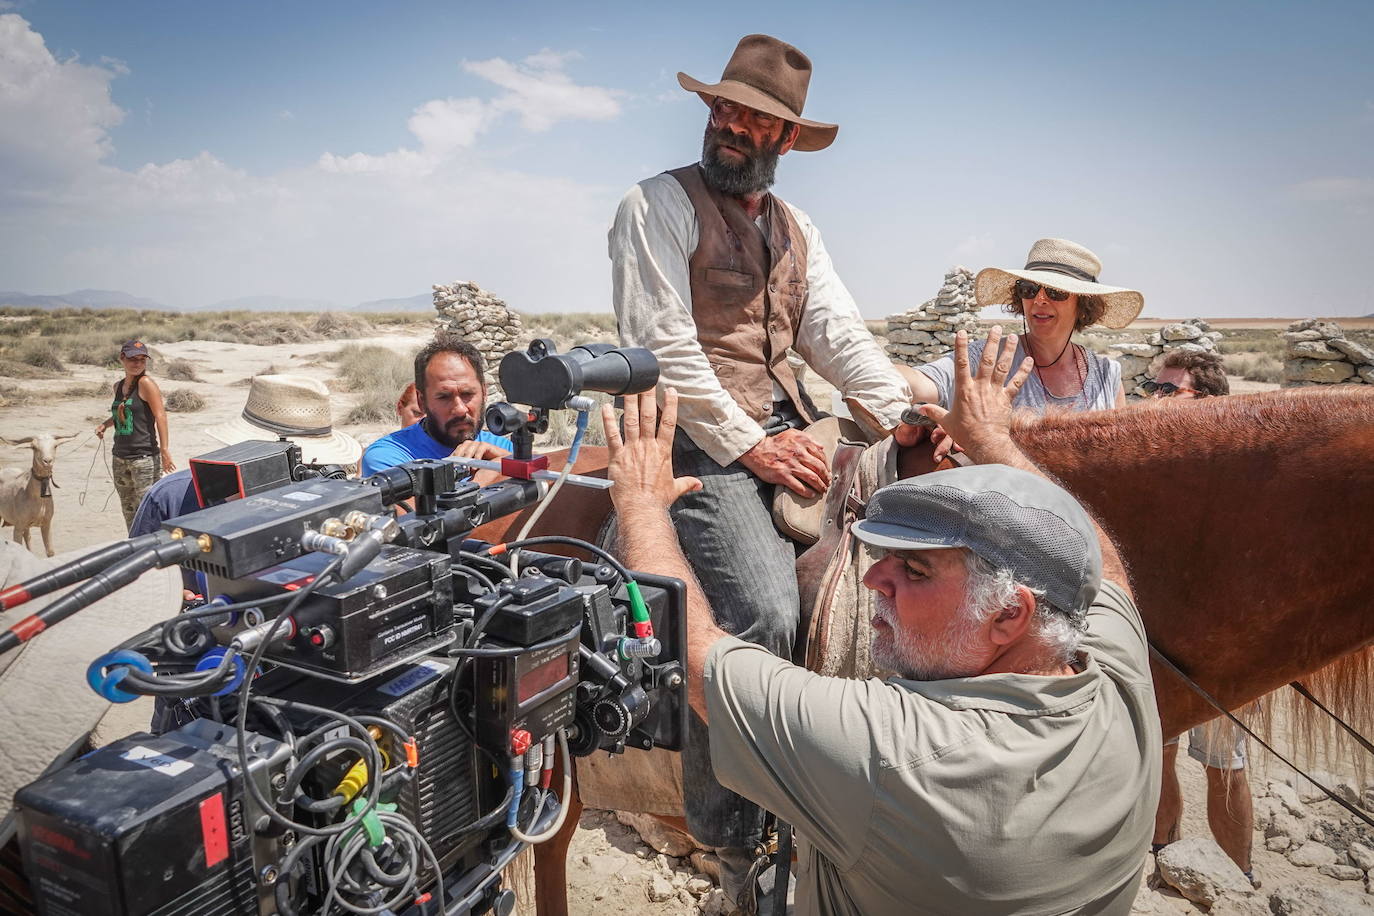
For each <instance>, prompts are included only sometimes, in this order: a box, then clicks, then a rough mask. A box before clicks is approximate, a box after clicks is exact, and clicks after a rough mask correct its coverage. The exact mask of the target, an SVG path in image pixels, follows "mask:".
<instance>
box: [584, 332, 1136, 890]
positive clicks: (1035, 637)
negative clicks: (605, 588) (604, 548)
mask: <svg viewBox="0 0 1374 916" xmlns="http://www.w3.org/2000/svg"><path fill="white" fill-rule="evenodd" d="M999 342H1000V329H997V330H994V332H993V333H992V335H990V337H989V341H988V346H987V349H986V351H985V352H986V355H985V356H984V357H983V358H982V359H981V360H979V361H978V368H977V371H976V372H975V373H974V374H973V376H972V377H970V375H969V372H968V370H967V369H966V368H965V367H966V366H968V365H969V363H970V360H969V352H968V338H967V335H966V334H965V333H964V332H962V331H961V332H959V334H958V338H957V341H956V344H955V347H956V363H957V364H958V366H959V372H958V375H957V377H956V381H955V393H954V396H953V398H952V404H951V409H950V410H948V411H946V410H944V409H943V408H940V407H935V406H931V405H927V406H926V407H924V408H922V413H924V414H925V415H926V416H927V417H929V418H931V419H934V420H936V421H937V422H939V423H940V424H941V426H942V427H943V428H944V429H945V430H946V431H947V432H948V433H949V434H950V435H952V436H953V437H955V438H956V439H957V440H958V441H959V442H961V443H963V445H964V447H965V449H966V450H967V452H968V454H969V456H970V457H972V458H973V460H974V461H975V462H977V464H976V466H971V467H960V468H955V469H952V470H945V471H937V472H935V473H932V474H927V475H925V476H918V477H913V478H910V479H907V480H902V481H898V482H896V483H893V484H891V485H888V486H886V487H883V488H882V489H880V490H879V491H878V492H877V493H875V494H874V496H873V498H872V499H871V500H870V501H869V503H868V506H867V513H866V516H865V518H864V519H862V520H861V521H859V522H857V523H856V524H855V526H854V529H853V530H854V534H855V535H856V536H857V538H858V539H859V540H860V541H862V542H863V543H865V544H866V545H868V547H869V548H870V549H871V550H873V551H875V552H876V555H877V558H876V562H875V563H874V564H873V566H872V567H871V568H870V569H869V571H868V573H867V574H866V575H865V577H864V584H865V585H866V586H867V587H868V588H870V589H872V590H873V591H874V592H875V593H876V596H877V602H876V610H875V614H874V619H873V622H872V649H873V656H874V658H875V659H876V660H877V661H878V663H879V664H881V665H883V666H884V667H887V668H889V669H891V670H893V671H895V672H896V673H897V676H896V677H892V678H889V679H888V680H886V681H880V680H878V679H877V678H869V679H867V680H859V679H854V678H843V677H825V676H822V675H819V674H816V673H813V672H810V671H806V670H804V669H803V668H800V667H798V666H796V665H794V664H792V663H791V662H789V661H788V660H786V659H779V658H775V657H773V656H771V655H769V654H768V653H766V652H764V651H762V650H761V649H760V648H759V647H758V646H753V645H750V644H748V643H746V642H744V641H742V640H740V639H738V638H736V637H733V636H731V635H729V634H727V633H726V632H724V631H723V630H721V629H720V628H718V627H717V626H715V624H714V623H713V621H712V615H711V611H712V609H711V607H710V606H709V604H708V603H707V601H706V598H705V596H704V595H703V593H702V591H703V590H702V589H700V588H698V587H697V586H696V583H695V582H694V581H693V579H692V573H691V570H690V569H689V568H688V566H687V563H686V561H685V560H684V558H683V556H682V554H681V552H680V551H679V549H678V545H677V543H675V538H674V533H673V528H672V525H671V522H670V519H669V515H668V508H669V506H670V505H671V504H672V502H673V501H674V499H676V498H679V497H681V496H684V495H687V494H690V493H691V492H692V491H693V490H694V489H695V488H696V487H699V486H700V485H701V482H700V481H698V480H694V479H685V478H680V477H675V476H674V473H675V472H674V466H673V465H674V463H673V459H672V454H671V452H672V444H671V443H672V439H673V423H674V417H673V414H674V408H675V406H676V404H675V398H674V397H673V396H672V395H671V394H669V395H668V396H667V397H666V398H665V402H664V408H663V420H662V423H656V422H655V421H656V417H655V409H654V402H653V399H652V398H650V397H643V398H642V399H639V400H634V401H632V399H630V398H627V399H626V404H625V406H626V416H625V422H624V429H625V433H624V442H623V444H622V442H621V437H620V436H619V435H618V434H617V431H616V428H615V426H614V423H613V422H612V419H611V417H610V415H609V414H610V412H609V410H607V411H605V412H604V415H603V417H604V421H605V423H606V428H607V433H606V437H607V441H608V443H609V451H610V462H609V467H608V472H607V473H608V476H609V477H610V479H611V480H612V481H614V483H615V486H614V487H612V488H611V495H612V498H613V499H614V501H615V507H616V511H617V513H618V514H619V518H620V537H621V553H622V557H623V559H624V560H625V562H627V563H629V564H630V565H631V566H632V567H634V568H635V569H643V570H648V571H652V572H654V573H657V574H660V575H667V576H675V577H679V578H681V579H683V580H684V581H685V582H687V589H688V590H687V615H688V621H687V633H688V640H687V657H686V659H685V663H686V668H687V683H688V685H689V693H688V701H689V702H690V703H691V705H692V706H693V708H694V709H695V710H697V712H698V713H699V714H701V715H702V716H703V717H706V718H707V719H708V721H709V723H710V726H711V755H712V760H713V762H714V763H715V767H716V773H717V774H718V775H719V777H720V779H721V781H722V782H723V783H725V784H726V785H728V786H730V787H731V788H733V789H735V790H737V791H738V792H740V794H742V795H744V796H746V797H748V798H750V799H753V800H754V801H756V802H758V803H759V804H762V805H764V806H765V807H767V808H768V809H769V810H772V811H776V812H777V813H778V814H779V816H781V817H783V818H785V819H786V820H787V821H788V822H789V823H791V824H793V825H794V826H795V827H796V828H797V835H798V837H799V838H800V841H799V846H798V854H797V861H798V870H797V892H796V912H797V914H798V916H800V914H817V913H826V914H837V916H851V914H852V916H859V914H869V913H959V914H961V916H983V914H988V916H993V914H1006V913H1110V914H1121V916H1124V914H1126V913H1127V912H1128V911H1130V909H1131V903H1132V901H1133V900H1134V898H1135V896H1136V893H1137V891H1138V889H1139V887H1140V871H1141V866H1142V863H1143V861H1144V857H1145V851H1146V848H1147V844H1148V842H1149V836H1150V830H1151V828H1152V826H1153V822H1154V806H1155V801H1156V799H1157V798H1158V795H1159V779H1160V773H1159V771H1160V760H1159V753H1160V751H1159V749H1160V723H1159V713H1158V710H1157V709H1156V706H1155V697H1154V688H1153V683H1152V681H1151V677H1150V664H1149V655H1148V648H1147V644H1146V640H1145V631H1144V626H1143V624H1142V623H1141V619H1140V614H1139V612H1138V611H1137V610H1136V607H1135V604H1134V602H1133V600H1132V598H1131V593H1130V586H1129V583H1128V580H1127V577H1126V572H1125V568H1124V567H1123V565H1122V563H1121V559H1120V557H1119V556H1118V554H1117V551H1116V549H1115V547H1114V546H1113V544H1112V542H1111V540H1110V539H1109V538H1108V536H1107V535H1106V534H1105V533H1104V532H1103V531H1102V530H1101V529H1100V528H1099V527H1098V526H1097V525H1096V524H1095V523H1094V522H1093V520H1092V518H1091V517H1090V516H1089V515H1088V513H1087V512H1086V511H1085V510H1084V509H1083V507H1082V506H1081V505H1079V503H1078V502H1077V501H1076V500H1075V499H1074V498H1073V496H1071V495H1070V494H1069V493H1067V492H1066V491H1064V490H1063V489H1061V488H1060V487H1058V486H1057V485H1055V484H1054V483H1053V482H1051V481H1050V480H1049V479H1048V478H1047V477H1045V475H1044V474H1043V473H1042V472H1041V471H1040V470H1039V469H1038V468H1036V466H1035V465H1034V464H1032V463H1031V462H1030V461H1029V460H1028V459H1027V458H1026V457H1025V455H1024V454H1023V453H1022V452H1021V451H1020V449H1019V448H1018V447H1017V446H1016V444H1015V442H1014V441H1013V440H1012V438H1011V435H1010V425H1011V413H1012V411H1011V402H1012V398H1013V397H1014V395H1015V393H1016V391H1017V390H1019V389H1020V388H1021V386H1022V384H1023V383H1024V382H1025V380H1026V378H1027V376H1028V375H1029V373H1030V371H1031V368H1032V365H1031V363H1030V361H1029V360H1026V361H1025V362H1024V363H1023V364H1022V365H1021V367H1020V369H1019V370H1018V371H1017V372H1016V373H1015V374H1014V375H1013V374H1012V373H1011V371H1010V370H1011V368H1012V367H1013V365H1014V364H1013V362H1012V358H1011V356H1012V354H1011V351H1012V349H1013V346H1007V347H1006V349H1005V350H1002V349H1001V348H999ZM1013 343H1014V342H1013V341H1008V344H1013ZM1008 376H1010V380H1009V381H1008ZM1004 383H1005V384H1004Z"/></svg>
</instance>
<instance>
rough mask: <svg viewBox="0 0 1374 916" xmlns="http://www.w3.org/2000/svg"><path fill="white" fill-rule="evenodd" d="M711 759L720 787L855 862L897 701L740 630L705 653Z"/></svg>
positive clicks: (871, 683) (841, 862)
mask: <svg viewBox="0 0 1374 916" xmlns="http://www.w3.org/2000/svg"><path fill="white" fill-rule="evenodd" d="M705 684H706V703H707V713H708V716H709V721H710V723H711V766H712V768H713V769H714V770H715V773H716V778H717V779H718V780H720V783H721V785H723V786H725V787H726V788H728V789H730V790H732V791H734V792H736V793H738V794H740V795H742V796H744V797H745V798H747V799H749V800H750V801H753V802H755V803H757V804H758V805H760V806H761V807H763V808H766V809H767V810H769V811H772V812H773V813H774V814H776V815H778V817H780V818H782V819H783V820H784V821H787V822H788V823H789V824H792V825H793V826H795V827H796V828H797V829H798V830H799V831H801V832H802V833H803V834H804V835H805V836H806V838H807V840H808V841H809V842H811V843H812V844H814V845H815V846H816V847H817V848H818V849H819V850H820V851H821V852H822V853H823V854H824V855H825V856H826V857H827V858H828V859H830V861H832V862H834V863H835V864H836V865H837V866H839V867H840V868H842V869H843V868H849V867H851V866H852V865H853V864H854V863H855V861H856V860H857V859H858V857H859V856H860V854H861V853H862V852H863V849H864V844H865V842H866V838H867V836H868V833H869V831H870V829H871V824H872V820H873V807H874V803H875V795H874V793H875V792H876V791H877V786H878V768H879V767H880V766H882V761H883V757H884V755H883V754H882V753H881V751H880V750H879V748H880V746H881V745H882V743H883V740H884V738H883V736H884V735H885V734H886V733H887V727H886V725H885V719H884V716H885V715H886V710H887V707H888V704H887V703H885V702H884V699H883V698H882V697H881V696H878V695H875V691H890V690H893V689H894V688H892V687H890V686H889V685H886V684H883V683H881V682H880V681H877V680H868V681H860V680H854V679H849V678H833V677H822V676H821V675H819V674H815V673H814V672H811V671H807V670H806V669H805V668H799V667H797V666H796V665H793V664H791V663H790V662H787V661H784V660H782V659H780V658H778V657H777V656H775V655H772V654H771V653H769V652H768V651H767V650H766V649H763V648H762V647H760V646H755V645H752V644H751V643H747V642H744V641H743V640H740V639H736V638H735V637H733V636H727V637H723V638H722V639H720V640H718V641H717V642H716V644H715V645H714V646H712V647H711V651H710V652H709V653H708V654H707V656H706V669H705Z"/></svg>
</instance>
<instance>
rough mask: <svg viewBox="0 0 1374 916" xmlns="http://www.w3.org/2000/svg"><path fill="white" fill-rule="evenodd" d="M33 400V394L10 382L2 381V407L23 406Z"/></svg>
mask: <svg viewBox="0 0 1374 916" xmlns="http://www.w3.org/2000/svg"><path fill="white" fill-rule="evenodd" d="M32 402H33V395H32V394H30V393H29V392H27V391H25V390H24V389H23V388H20V387H19V386H18V385H11V384H10V383H9V382H0V407H23V406H24V405H25V404H29V403H32Z"/></svg>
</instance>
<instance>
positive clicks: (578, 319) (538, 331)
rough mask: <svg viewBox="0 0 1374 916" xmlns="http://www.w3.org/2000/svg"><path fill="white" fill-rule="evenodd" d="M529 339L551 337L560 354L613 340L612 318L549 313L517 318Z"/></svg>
mask: <svg viewBox="0 0 1374 916" xmlns="http://www.w3.org/2000/svg"><path fill="white" fill-rule="evenodd" d="M520 321H521V324H522V325H523V326H524V328H525V333H526V334H527V335H528V336H529V337H552V338H553V339H554V340H556V341H557V342H558V349H559V351H560V352H562V351H565V350H568V349H570V348H572V347H575V346H577V345H578V344H582V343H591V342H596V341H601V340H616V339H618V337H619V331H618V330H617V328H616V321H615V315H614V314H612V313H610V312H565V313H557V312H551V313H549V314H547V315H525V314H521V316H520Z"/></svg>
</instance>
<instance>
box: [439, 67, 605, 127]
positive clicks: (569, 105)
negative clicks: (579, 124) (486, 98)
mask: <svg viewBox="0 0 1374 916" xmlns="http://www.w3.org/2000/svg"><path fill="white" fill-rule="evenodd" d="M572 59H574V56H573V55H569V54H558V53H555V52H553V51H549V50H547V49H545V50H543V51H540V52H539V53H537V54H531V55H530V56H529V57H526V58H525V59H524V60H523V61H521V62H520V63H518V64H513V63H511V62H510V61H507V60H504V59H502V58H499V57H493V58H492V59H490V60H478V61H464V62H463V69H464V70H466V71H467V72H469V73H472V74H475V75H477V76H480V77H482V79H484V80H487V81H488V82H491V83H495V84H496V85H497V86H500V87H501V88H502V89H506V90H508V91H507V93H506V94H505V95H502V96H499V97H497V98H496V99H494V100H492V102H491V106H492V107H493V108H494V109H495V110H497V111H513V112H515V113H517V114H519V115H520V121H521V124H522V125H523V126H524V128H525V129H526V130H533V131H545V130H548V129H549V128H550V127H552V126H553V125H554V124H556V123H557V122H559V121H575V120H576V121H609V120H611V119H613V118H616V117H618V116H619V115H620V100H621V99H622V98H624V97H625V96H626V95H627V93H625V92H623V91H621V90H618V89H606V88H604V87H602V86H579V85H577V84H576V83H574V82H573V81H572V78H571V77H569V76H568V75H567V74H566V73H564V72H563V66H564V64H566V63H567V62H568V61H569V60H572Z"/></svg>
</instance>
